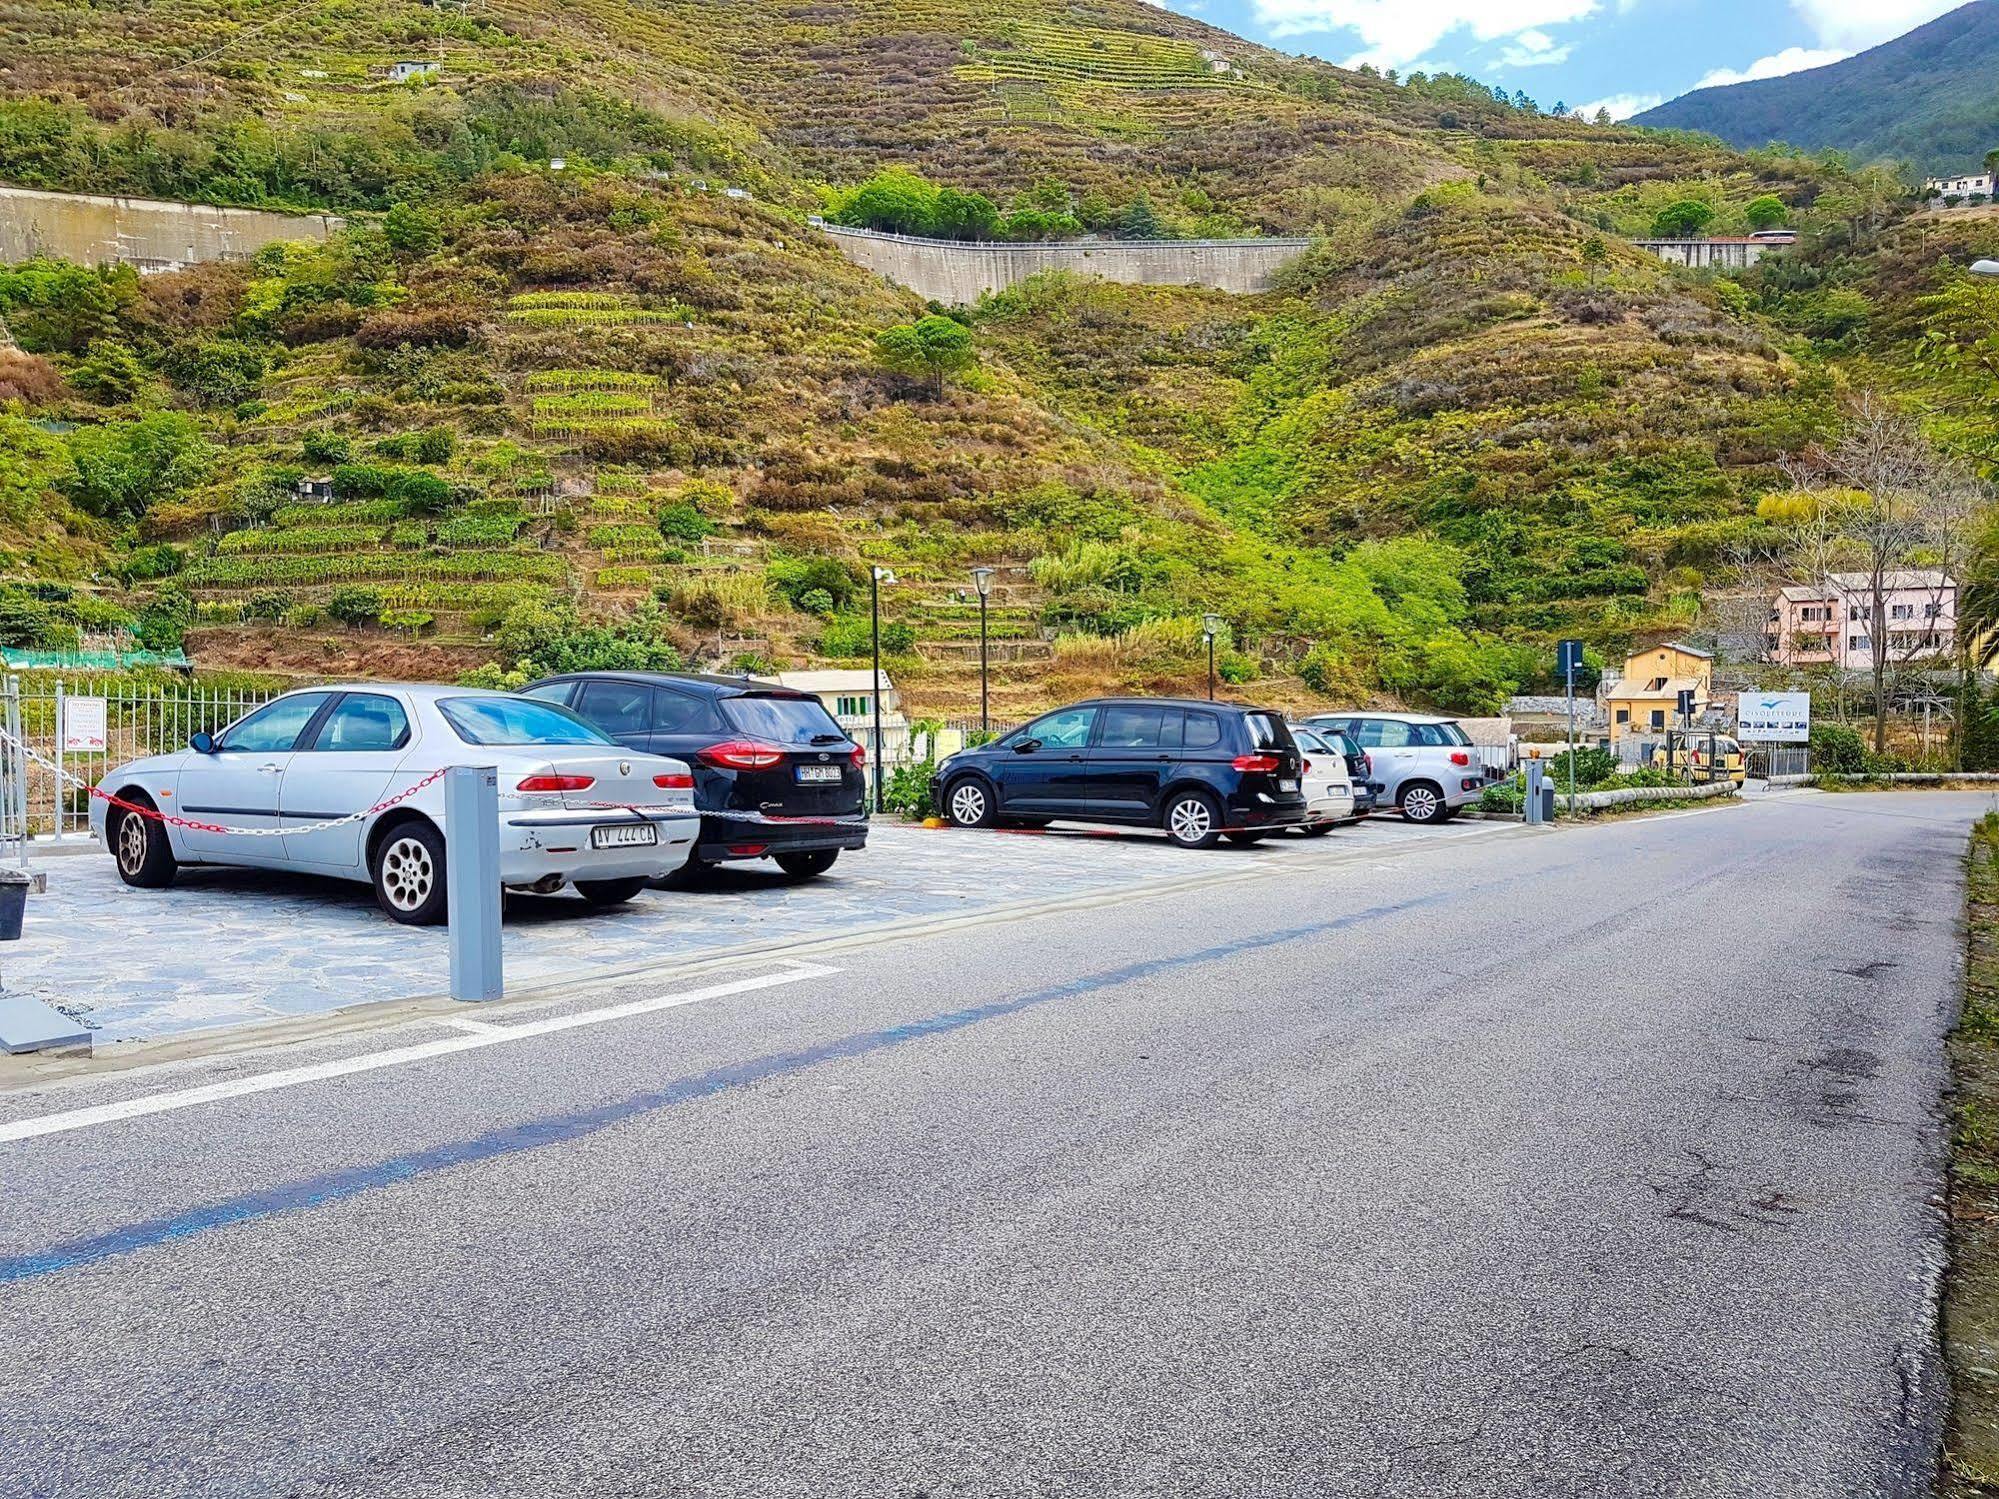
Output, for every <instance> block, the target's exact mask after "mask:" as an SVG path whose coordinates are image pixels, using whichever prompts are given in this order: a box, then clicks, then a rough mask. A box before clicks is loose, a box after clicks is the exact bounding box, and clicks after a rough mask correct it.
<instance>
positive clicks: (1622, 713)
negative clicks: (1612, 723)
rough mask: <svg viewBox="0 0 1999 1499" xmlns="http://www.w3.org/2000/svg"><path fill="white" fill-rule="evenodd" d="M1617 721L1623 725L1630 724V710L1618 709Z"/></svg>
mask: <svg viewBox="0 0 1999 1499" xmlns="http://www.w3.org/2000/svg"><path fill="white" fill-rule="evenodd" d="M1617 721H1618V722H1619V723H1624V724H1628V723H1630V722H1631V710H1630V709H1629V708H1619V709H1618V710H1617Z"/></svg>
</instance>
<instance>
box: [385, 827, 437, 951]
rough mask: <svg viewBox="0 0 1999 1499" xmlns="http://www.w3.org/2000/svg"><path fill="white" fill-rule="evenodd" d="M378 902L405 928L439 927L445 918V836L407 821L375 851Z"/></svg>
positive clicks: (390, 830)
mask: <svg viewBox="0 0 1999 1499" xmlns="http://www.w3.org/2000/svg"><path fill="white" fill-rule="evenodd" d="M373 874H374V877H375V903H376V904H377V905H379V906H380V907H381V908H382V910H383V911H384V912H386V913H387V914H388V915H389V917H390V918H391V919H392V920H395V921H399V922H401V923H402V924H403V925H404V926H438V925H440V924H441V923H442V922H443V921H444V916H445V888H444V834H442V833H440V832H438V830H437V829H436V828H435V827H433V826H431V824H429V823H427V822H404V823H398V824H397V825H396V826H395V827H393V828H391V829H389V831H388V832H387V833H386V834H385V835H383V838H382V841H381V843H380V844H379V845H377V847H376V849H375V859H374V868H373Z"/></svg>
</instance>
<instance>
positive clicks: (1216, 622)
mask: <svg viewBox="0 0 1999 1499" xmlns="http://www.w3.org/2000/svg"><path fill="white" fill-rule="evenodd" d="M1221 633H1222V617H1221V616H1220V615H1219V614H1204V615H1202V616H1201V636H1202V638H1203V639H1205V640H1206V641H1207V642H1208V701H1209V702H1211V703H1212V702H1213V701H1214V700H1215V637H1216V636H1217V635H1219V634H1221Z"/></svg>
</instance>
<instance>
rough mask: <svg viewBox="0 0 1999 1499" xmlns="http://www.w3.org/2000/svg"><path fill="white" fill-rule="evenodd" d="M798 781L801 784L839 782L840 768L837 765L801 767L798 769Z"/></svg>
mask: <svg viewBox="0 0 1999 1499" xmlns="http://www.w3.org/2000/svg"><path fill="white" fill-rule="evenodd" d="M798 779H799V780H800V781H801V782H815V781H833V782H837V781H838V780H839V779H840V767H839V766H837V765H801V766H799V767H798Z"/></svg>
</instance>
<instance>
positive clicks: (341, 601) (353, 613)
mask: <svg viewBox="0 0 1999 1499" xmlns="http://www.w3.org/2000/svg"><path fill="white" fill-rule="evenodd" d="M326 612H327V613H328V614H330V615H332V616H333V617H334V618H335V619H337V620H339V621H340V622H341V623H342V624H343V625H365V624H368V623H370V622H371V621H373V620H375V619H376V618H378V617H379V616H380V615H381V612H382V591H381V589H379V588H359V587H354V586H352V585H349V586H347V587H344V588H336V589H334V590H333V592H332V594H331V595H330V596H329V597H328V598H327V600H326Z"/></svg>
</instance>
